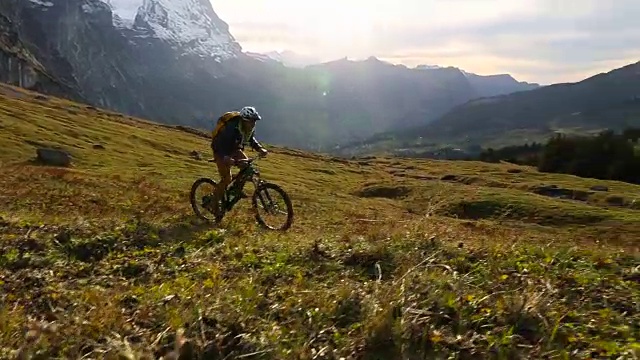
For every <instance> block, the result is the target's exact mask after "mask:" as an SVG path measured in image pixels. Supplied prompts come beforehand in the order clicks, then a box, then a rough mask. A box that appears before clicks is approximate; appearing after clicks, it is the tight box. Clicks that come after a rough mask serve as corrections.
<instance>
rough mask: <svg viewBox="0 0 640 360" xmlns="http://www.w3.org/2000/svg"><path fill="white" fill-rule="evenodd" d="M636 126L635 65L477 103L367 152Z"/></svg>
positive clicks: (377, 141) (380, 138)
mask: <svg viewBox="0 0 640 360" xmlns="http://www.w3.org/2000/svg"><path fill="white" fill-rule="evenodd" d="M629 126H640V62H637V63H634V64H630V65H627V66H624V67H622V68H619V69H614V70H611V71H609V72H607V73H602V74H598V75H595V76H592V77H589V78H587V79H585V80H583V81H580V82H577V83H569V84H555V85H550V86H545V87H542V88H539V89H534V90H530V91H522V92H516V93H512V94H508V95H502V96H496V97H488V98H480V99H474V100H471V101H469V102H467V103H465V104H462V105H460V106H457V107H455V108H453V109H452V110H451V111H449V112H447V113H446V114H445V115H444V116H442V117H440V118H438V119H437V120H434V121H432V122H429V123H426V124H425V125H422V126H417V127H413V128H407V129H402V130H399V131H396V132H390V133H384V134H379V135H377V136H376V137H374V138H372V139H370V140H367V141H364V142H363V143H362V144H367V145H369V146H371V147H375V146H380V145H381V144H382V143H383V142H385V141H389V139H394V142H392V143H391V145H390V146H391V147H393V146H396V147H398V145H399V144H403V145H405V147H422V146H424V145H425V144H440V145H442V144H455V145H456V146H461V147H468V146H473V145H484V146H494V147H496V146H500V145H519V144H522V143H524V142H531V141H542V140H544V139H545V138H546V137H548V136H550V135H552V134H553V133H554V132H557V131H562V132H567V131H568V132H571V131H576V132H582V133H584V132H588V131H593V130H602V129H613V130H621V129H624V128H625V127H629Z"/></svg>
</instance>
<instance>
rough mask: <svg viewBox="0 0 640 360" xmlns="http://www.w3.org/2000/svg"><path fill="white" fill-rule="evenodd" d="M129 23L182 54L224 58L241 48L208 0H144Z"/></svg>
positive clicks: (238, 51)
mask: <svg viewBox="0 0 640 360" xmlns="http://www.w3.org/2000/svg"><path fill="white" fill-rule="evenodd" d="M133 26H134V28H135V29H137V30H142V31H145V32H146V35H147V36H152V37H155V38H158V39H161V40H164V41H166V42H168V43H170V44H171V45H172V46H173V47H174V48H176V49H178V50H180V51H181V53H182V54H184V55H196V56H200V57H214V58H217V59H226V58H230V57H235V56H237V55H238V54H239V53H240V52H241V51H242V48H241V47H240V45H239V44H238V42H237V41H236V40H235V38H234V37H233V36H232V35H231V33H229V25H228V24H227V23H225V22H224V21H223V20H221V19H220V18H219V17H218V15H217V14H216V13H215V12H214V11H213V7H212V6H211V3H210V2H209V1H208V0H144V2H143V3H142V5H141V6H140V7H139V8H138V12H137V14H136V17H135V21H134V25H133Z"/></svg>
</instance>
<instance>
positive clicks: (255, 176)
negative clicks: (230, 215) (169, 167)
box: [189, 156, 293, 231]
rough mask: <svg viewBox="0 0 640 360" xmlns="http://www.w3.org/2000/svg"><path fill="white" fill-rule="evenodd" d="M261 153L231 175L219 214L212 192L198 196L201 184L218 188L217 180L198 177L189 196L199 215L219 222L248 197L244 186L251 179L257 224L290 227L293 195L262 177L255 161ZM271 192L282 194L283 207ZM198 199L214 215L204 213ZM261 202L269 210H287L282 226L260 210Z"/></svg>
mask: <svg viewBox="0 0 640 360" xmlns="http://www.w3.org/2000/svg"><path fill="white" fill-rule="evenodd" d="M261 157H262V156H258V157H255V158H250V159H249V160H246V161H245V162H244V164H245V166H243V167H242V168H241V169H240V171H239V172H238V173H237V174H236V175H234V176H233V177H232V178H231V183H229V186H228V187H227V189H226V190H225V193H224V196H223V199H222V200H221V204H220V205H219V206H218V209H219V213H218V214H214V206H213V201H214V200H213V199H214V195H213V192H211V193H208V194H206V195H204V196H202V197H201V198H200V199H198V198H197V196H196V191H197V190H198V188H199V187H200V186H201V185H205V184H209V185H212V186H213V187H214V189H215V186H216V185H217V183H216V182H215V181H214V180H213V179H211V178H207V177H202V178H199V179H197V180H196V181H195V182H194V183H193V185H192V186H191V194H190V196H189V197H190V201H191V207H192V208H193V211H194V212H195V213H196V215H197V216H198V217H199V218H201V219H203V220H206V221H212V220H213V222H215V223H219V222H220V221H221V220H222V219H223V218H224V215H225V214H226V213H227V212H229V211H230V210H231V209H233V207H234V206H235V205H236V204H237V203H238V201H240V200H241V199H243V198H245V197H248V196H246V195H245V193H244V191H243V190H244V186H245V185H246V183H247V182H249V181H250V182H252V183H253V185H254V192H253V195H252V196H251V205H252V208H253V209H254V211H255V219H256V221H257V222H258V224H260V225H261V226H262V227H265V228H267V229H270V230H279V231H285V230H287V229H289V228H290V227H291V224H292V223H293V205H292V204H291V199H290V198H289V195H288V194H287V193H286V192H285V191H284V190H283V189H282V188H281V187H280V186H279V185H276V184H274V183H271V182H266V181H264V180H262V178H261V177H260V171H259V170H258V168H257V167H256V165H255V161H256V160H258V159H259V158H261ZM209 162H213V160H209ZM272 195H279V196H280V197H281V198H282V200H283V201H284V211H283V209H281V207H280V206H278V205H277V204H275V203H274V201H273V198H272ZM198 200H200V205H201V206H202V207H203V208H204V209H205V210H206V211H207V212H209V213H211V214H212V215H213V219H209V218H207V217H206V216H205V213H204V212H203V211H200V209H199V208H198V206H197V205H198ZM258 205H260V206H261V207H262V208H263V209H265V210H266V212H267V213H269V214H273V213H284V214H286V215H287V217H286V220H285V222H284V224H283V225H281V226H279V227H275V226H271V225H269V224H268V223H267V221H266V220H265V218H264V217H263V216H262V215H261V214H260V211H259V207H258Z"/></svg>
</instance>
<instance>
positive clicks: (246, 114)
mask: <svg viewBox="0 0 640 360" xmlns="http://www.w3.org/2000/svg"><path fill="white" fill-rule="evenodd" d="M240 116H241V117H242V118H243V119H245V120H255V121H258V120H260V119H262V117H261V116H260V114H258V112H257V111H256V109H255V108H254V107H253V106H245V107H243V108H242V110H240Z"/></svg>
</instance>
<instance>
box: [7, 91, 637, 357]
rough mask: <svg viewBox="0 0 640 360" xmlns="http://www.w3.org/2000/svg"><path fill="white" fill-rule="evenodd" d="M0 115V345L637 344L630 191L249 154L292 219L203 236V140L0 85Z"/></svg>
mask: <svg viewBox="0 0 640 360" xmlns="http://www.w3.org/2000/svg"><path fill="white" fill-rule="evenodd" d="M0 129H1V131H0V149H2V151H0V168H1V171H0V289H1V290H2V291H0V357H3V358H5V357H6V358H13V357H15V355H17V354H16V351H17V352H20V353H21V354H22V355H25V356H26V355H27V354H26V353H32V354H33V353H36V352H38V353H39V354H40V355H39V356H42V357H46V358H52V357H62V358H78V357H82V356H85V357H91V358H95V357H107V358H113V357H117V356H127V357H128V358H135V359H138V358H142V357H141V356H140V355H141V353H143V352H144V353H145V354H148V355H149V356H148V357H145V358H152V357H153V358H158V357H160V356H163V355H167V354H168V353H169V352H171V351H172V350H174V349H176V348H177V349H178V350H179V351H180V352H181V353H182V357H181V358H185V359H195V358H196V355H202V356H204V357H205V358H224V357H227V358H239V357H243V358H244V357H250V356H252V357H256V358H273V359H276V358H277V359H282V358H291V359H294V358H296V359H297V358H305V359H306V358H314V357H315V358H316V359H334V358H340V357H344V358H353V359H375V358H380V357H384V358H393V359H395V358H407V357H409V358H422V357H424V356H426V357H437V358H447V357H448V356H449V355H451V354H457V355H458V356H459V357H460V358H466V359H472V358H473V359H478V358H495V356H496V354H499V356H502V357H504V358H511V359H516V358H538V357H542V356H543V354H544V356H549V357H563V356H564V357H569V356H570V355H569V354H571V356H574V357H588V356H591V357H594V356H596V355H594V354H598V355H599V356H617V357H632V356H633V353H634V352H635V355H636V356H637V355H639V354H638V347H637V344H636V342H635V340H633V339H634V338H636V339H637V338H638V334H637V329H636V324H637V323H638V322H639V321H640V318H639V316H640V313H638V311H637V308H636V306H635V305H634V301H635V299H637V298H638V296H640V283H639V282H638V277H639V276H640V274H639V273H638V270H639V269H637V264H638V263H640V257H639V255H638V253H639V249H638V242H637V239H638V235H639V234H640V226H639V225H638V224H639V223H640V222H639V221H638V220H640V215H639V214H640V213H639V211H640V210H638V207H637V204H636V203H635V202H633V200H635V196H637V194H638V192H639V191H638V190H640V187H638V186H631V185H627V184H622V183H617V182H596V181H593V180H589V179H580V178H574V177H571V176H562V175H549V174H541V173H538V172H536V171H535V170H533V169H531V168H527V167H515V166H511V165H505V164H482V163H475V162H468V163H465V162H457V163H456V162H440V161H407V160H403V159H357V160H353V161H346V160H341V159H335V158H331V157H327V156H322V155H315V154H309V153H304V152H300V151H295V150H290V149H283V148H274V147H269V149H270V150H271V154H270V156H269V157H267V158H266V159H264V160H262V161H261V162H260V163H259V166H260V168H261V170H262V172H263V177H264V178H265V179H266V180H269V181H273V182H276V183H278V184H280V185H281V186H282V187H283V188H284V189H285V190H286V191H287V192H289V193H290V194H291V196H292V198H293V202H294V209H295V211H296V218H295V222H294V226H293V228H292V229H291V230H290V231H289V232H287V233H272V232H266V231H263V230H261V229H260V228H259V227H257V225H256V224H255V223H254V221H253V217H252V216H251V213H250V212H249V207H248V204H247V202H245V203H240V204H239V206H238V207H237V209H235V210H233V211H232V212H231V213H230V214H229V215H228V217H227V218H226V219H225V220H224V221H223V223H222V224H221V226H220V227H219V228H216V227H213V226H210V225H207V224H205V223H202V222H200V221H198V220H196V219H195V218H194V217H193V215H192V213H191V209H190V208H189V204H188V192H189V188H190V185H191V183H192V182H193V181H194V180H195V179H196V178H198V177H200V176H204V175H210V174H213V173H215V170H214V168H213V167H212V166H211V165H210V164H209V163H207V162H206V161H204V160H198V159H197V158H195V157H194V156H192V154H191V152H192V151H201V152H203V154H202V157H203V158H204V157H207V154H206V152H207V150H208V141H207V139H206V137H201V136H198V135H195V134H192V133H189V132H186V131H183V130H181V129H177V128H172V127H168V126H163V125H158V124H154V123H149V122H146V121H142V120H138V119H133V118H130V117H127V116H123V115H120V114H116V113H111V112H108V111H103V110H99V109H94V108H91V107H87V106H85V105H81V104H75V103H71V102H69V101H65V100H60V99H55V98H51V97H43V96H40V95H38V94H35V93H30V92H26V91H23V90H20V89H17V88H13V87H8V86H0ZM38 147H59V148H63V149H65V150H67V151H68V152H69V153H71V155H72V157H73V160H72V165H71V166H70V167H68V168H60V167H51V166H44V165H40V164H37V163H34V162H33V161H32V160H33V158H34V155H35V150H36V148H38ZM549 185H556V187H551V186H549ZM593 185H606V186H607V187H608V191H606V192H597V191H593V190H590V188H591V187H592V186H593ZM248 190H249V191H250V190H251V189H250V186H249V187H248ZM576 245H579V246H576ZM28 329H30V330H29V332H28V333H27V330H28ZM123 354H124V355H123Z"/></svg>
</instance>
